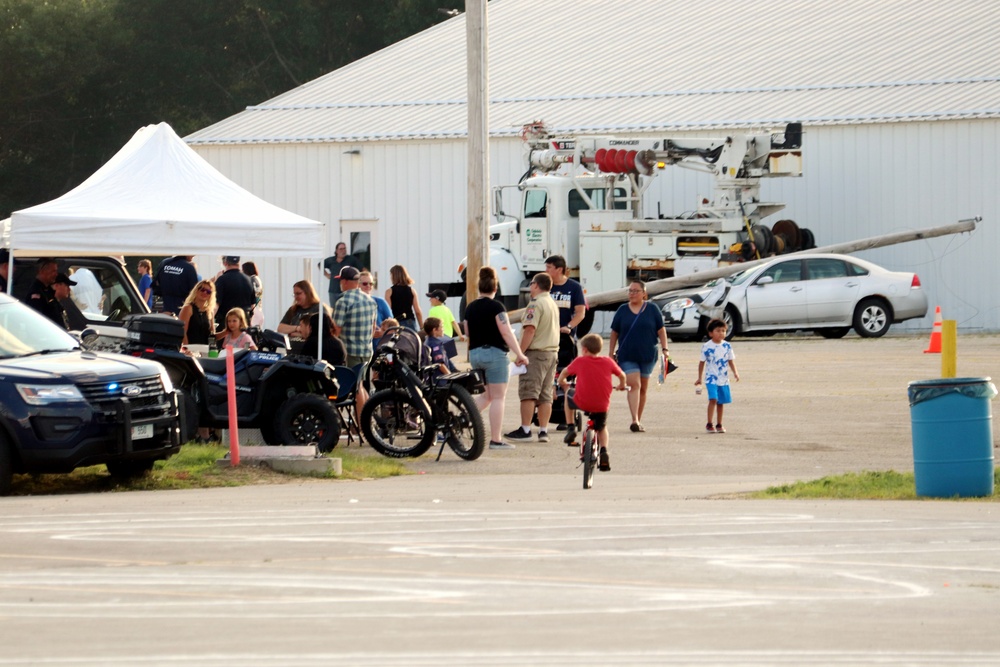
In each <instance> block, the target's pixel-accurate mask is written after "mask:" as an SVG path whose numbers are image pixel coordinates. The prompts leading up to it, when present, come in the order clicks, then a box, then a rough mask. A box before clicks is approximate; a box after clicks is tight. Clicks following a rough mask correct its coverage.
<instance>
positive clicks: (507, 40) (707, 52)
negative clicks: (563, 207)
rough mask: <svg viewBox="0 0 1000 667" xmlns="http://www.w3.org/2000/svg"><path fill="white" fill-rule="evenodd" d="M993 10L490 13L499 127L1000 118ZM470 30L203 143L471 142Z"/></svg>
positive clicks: (860, 2)
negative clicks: (536, 122) (535, 123)
mask: <svg viewBox="0 0 1000 667" xmlns="http://www.w3.org/2000/svg"><path fill="white" fill-rule="evenodd" d="M996 34H1000V11H997V10H996V6H995V4H994V3H993V2H992V1H990V2H982V1H981V0H947V1H944V0H931V1H926V0H923V1H922V0H880V1H879V2H872V1H871V0H840V1H839V2H836V3H829V2H819V1H813V0H798V1H794V0H791V1H790V0H714V1H713V2H711V3H700V2H679V1H677V0H631V1H630V2H608V1H607V0H545V1H544V2H539V1H538V0H493V1H492V2H490V3H489V71H490V80H489V86H490V128H491V133H492V134H493V135H495V136H503V135H510V134H515V133H517V132H519V131H520V128H521V126H522V125H523V124H524V123H527V122H529V121H531V120H536V119H541V120H544V121H545V122H546V124H547V125H548V126H549V127H550V129H553V130H555V131H557V132H607V131H629V130H632V131H658V130H682V129H701V128H706V129H707V128H713V127H743V126H760V125H772V124H778V123H783V122H786V121H796V120H797V121H802V122H804V123H806V124H809V125H823V124H845V123H862V122H864V123H869V122H904V121H913V120H929V119H961V118H983V117H1000V49H997V48H996V47H995V44H994V36H995V35H996ZM465 77H466V75H465V17H464V15H462V16H459V17H456V18H454V19H451V20H449V21H446V22H444V23H442V24H439V25H437V26H435V27H433V28H430V29H428V30H425V31H424V32H421V33H419V34H417V35H414V36H412V37H410V38H408V39H406V40H403V41H401V42H399V43H397V44H394V45H392V46H390V47H388V48H386V49H383V50H382V51H379V52H378V53H375V54H373V55H371V56H368V57H367V58H363V59H361V60H359V61H356V62H354V63H352V64H350V65H348V66H346V67H342V68H340V69H338V70H336V71H334V72H331V73H329V74H327V75H325V76H322V77H320V78H318V79H315V80H314V81H311V82H309V83H307V84H305V85H303V86H300V87H298V88H295V89H293V90H290V91H288V92H287V93H284V94H282V95H279V96H278V97H275V98H273V99H271V100H268V101H266V102H264V103H262V104H259V105H255V106H252V107H248V108H247V109H246V110H245V111H243V112H241V113H239V114H236V115H234V116H232V117H230V118H227V119H225V120H223V121H221V122H219V123H216V124H214V125H211V126H209V127H207V128H205V129H203V130H200V131H198V132H195V133H194V134H192V135H190V136H188V137H187V138H186V139H187V141H188V142H189V143H192V144H204V143H275V142H280V143H299V142H330V141H367V140H385V139H410V138H423V139H434V138H443V137H464V136H465V133H466V105H465V97H466V78H465Z"/></svg>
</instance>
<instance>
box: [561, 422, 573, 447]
mask: <svg viewBox="0 0 1000 667" xmlns="http://www.w3.org/2000/svg"><path fill="white" fill-rule="evenodd" d="M563 442H565V443H566V444H567V445H569V446H570V447H576V429H575V428H573V427H572V426H570V427H569V430H568V431H567V432H566V437H565V438H563Z"/></svg>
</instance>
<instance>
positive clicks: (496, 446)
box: [490, 440, 517, 449]
mask: <svg viewBox="0 0 1000 667" xmlns="http://www.w3.org/2000/svg"><path fill="white" fill-rule="evenodd" d="M490 449H517V448H516V447H515V446H514V445H512V444H510V443H509V442H494V441H492V440H491V441H490Z"/></svg>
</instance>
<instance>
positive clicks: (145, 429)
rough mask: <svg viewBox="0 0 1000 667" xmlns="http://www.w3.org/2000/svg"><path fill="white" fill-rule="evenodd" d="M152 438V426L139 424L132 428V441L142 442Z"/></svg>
mask: <svg viewBox="0 0 1000 667" xmlns="http://www.w3.org/2000/svg"><path fill="white" fill-rule="evenodd" d="M152 437H153V425H152V424H139V425H138V426H133V427H132V439H133V440H143V439H145V438H152Z"/></svg>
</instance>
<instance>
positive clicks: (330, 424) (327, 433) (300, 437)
mask: <svg viewBox="0 0 1000 667" xmlns="http://www.w3.org/2000/svg"><path fill="white" fill-rule="evenodd" d="M275 430H276V431H277V434H278V440H279V441H280V443H281V444H283V445H311V444H314V443H315V445H316V449H318V450H319V451H320V452H324V453H325V452H329V451H333V448H334V447H336V446H337V442H339V441H340V415H338V414H337V411H336V410H335V409H334V407H333V405H332V404H331V403H330V401H328V400H326V399H325V398H323V397H322V396H317V395H316V394H297V395H295V396H292V397H291V398H290V399H288V400H287V401H285V402H284V403H283V404H282V406H281V408H280V409H279V410H278V417H277V422H276V423H275Z"/></svg>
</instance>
